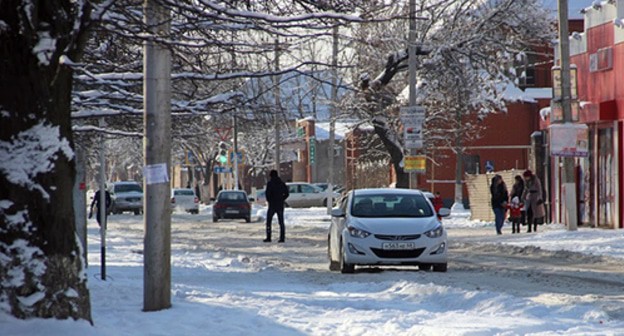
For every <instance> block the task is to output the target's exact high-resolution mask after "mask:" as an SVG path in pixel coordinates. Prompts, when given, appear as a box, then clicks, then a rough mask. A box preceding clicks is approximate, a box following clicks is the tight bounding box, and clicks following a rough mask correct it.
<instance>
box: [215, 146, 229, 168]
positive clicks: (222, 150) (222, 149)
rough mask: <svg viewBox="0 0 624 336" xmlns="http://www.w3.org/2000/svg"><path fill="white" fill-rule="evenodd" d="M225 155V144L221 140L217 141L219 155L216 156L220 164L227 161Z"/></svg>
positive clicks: (226, 153)
mask: <svg viewBox="0 0 624 336" xmlns="http://www.w3.org/2000/svg"><path fill="white" fill-rule="evenodd" d="M227 155H228V151H227V144H226V143H225V142H223V141H221V142H219V155H218V156H217V160H219V162H220V163H221V164H225V163H227V161H228V157H227Z"/></svg>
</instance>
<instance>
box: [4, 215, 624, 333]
mask: <svg viewBox="0 0 624 336" xmlns="http://www.w3.org/2000/svg"><path fill="white" fill-rule="evenodd" d="M258 214H259V215H260V216H262V214H263V209H260V211H259V212H258ZM210 219H211V210H210V208H209V207H205V208H203V209H202V210H201V213H200V214H199V215H190V214H189V215H187V214H180V213H176V214H174V215H173V220H172V286H171V287H172V291H173V295H172V307H171V309H168V310H163V311H160V312H152V313H144V312H142V311H141V309H142V307H143V267H142V264H143V256H142V249H143V218H142V217H141V216H132V215H115V216H111V217H110V223H109V230H108V238H107V245H108V249H107V260H106V265H107V275H108V279H107V281H102V280H100V244H99V234H98V227H97V224H96V223H95V221H90V222H89V230H88V231H89V246H88V251H89V268H88V277H89V289H90V291H91V304H92V314H93V321H94V324H95V325H94V326H90V325H89V324H88V323H86V322H73V321H49V320H30V321H21V320H17V319H14V318H13V317H9V316H6V315H3V316H0V326H1V330H2V334H3V335H527V334H530V335H554V334H557V335H620V334H623V333H624V294H623V293H622V290H621V289H622V288H624V268H623V267H622V265H623V264H624V231H622V230H619V231H613V230H601V229H585V228H583V229H580V230H579V231H577V232H568V231H566V230H565V228H564V227H563V226H561V225H544V226H542V227H540V230H541V231H540V232H539V233H537V234H526V233H523V234H520V235H512V234H510V228H509V227H508V226H506V227H505V234H503V235H502V236H496V235H495V229H494V227H493V224H492V223H481V222H472V221H469V220H468V219H467V218H464V217H460V216H456V217H453V218H448V219H445V221H444V223H445V226H446V227H447V229H448V235H449V241H450V260H449V270H448V272H447V273H434V272H425V271H418V269H417V267H406V268H398V267H391V268H383V269H379V268H363V269H358V270H357V271H356V273H355V274H340V273H336V272H330V271H329V270H328V263H327V257H326V249H327V247H326V238H327V236H326V235H327V233H326V229H327V227H328V226H329V217H328V216H327V215H326V209H323V208H312V209H287V212H286V223H287V239H286V243H285V244H278V243H269V244H265V243H262V239H263V238H264V236H263V235H264V231H263V230H264V223H263V222H262V221H260V220H258V221H254V222H252V223H245V222H244V221H243V220H241V221H220V222H219V223H212V222H211V220H210ZM275 229H277V227H276V228H275ZM275 229H274V230H275Z"/></svg>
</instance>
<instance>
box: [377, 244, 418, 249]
mask: <svg viewBox="0 0 624 336" xmlns="http://www.w3.org/2000/svg"><path fill="white" fill-rule="evenodd" d="M381 248H382V249H384V250H413V249H415V248H416V244H415V243H408V242H392V243H382V244H381Z"/></svg>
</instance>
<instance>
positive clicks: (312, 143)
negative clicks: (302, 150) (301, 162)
mask: <svg viewBox="0 0 624 336" xmlns="http://www.w3.org/2000/svg"><path fill="white" fill-rule="evenodd" d="M315 162H316V137H315V136H311V137H310V164H314V163H315Z"/></svg>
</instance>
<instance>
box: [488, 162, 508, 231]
mask: <svg viewBox="0 0 624 336" xmlns="http://www.w3.org/2000/svg"><path fill="white" fill-rule="evenodd" d="M490 193H491V194H492V198H491V202H492V210H493V211H494V224H495V226H496V234H499V235H500V234H503V223H504V221H505V213H506V212H507V201H508V200H509V193H508V192H507V186H506V185H505V182H504V181H503V177H502V176H500V175H498V174H497V175H494V177H493V178H492V184H490Z"/></svg>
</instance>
